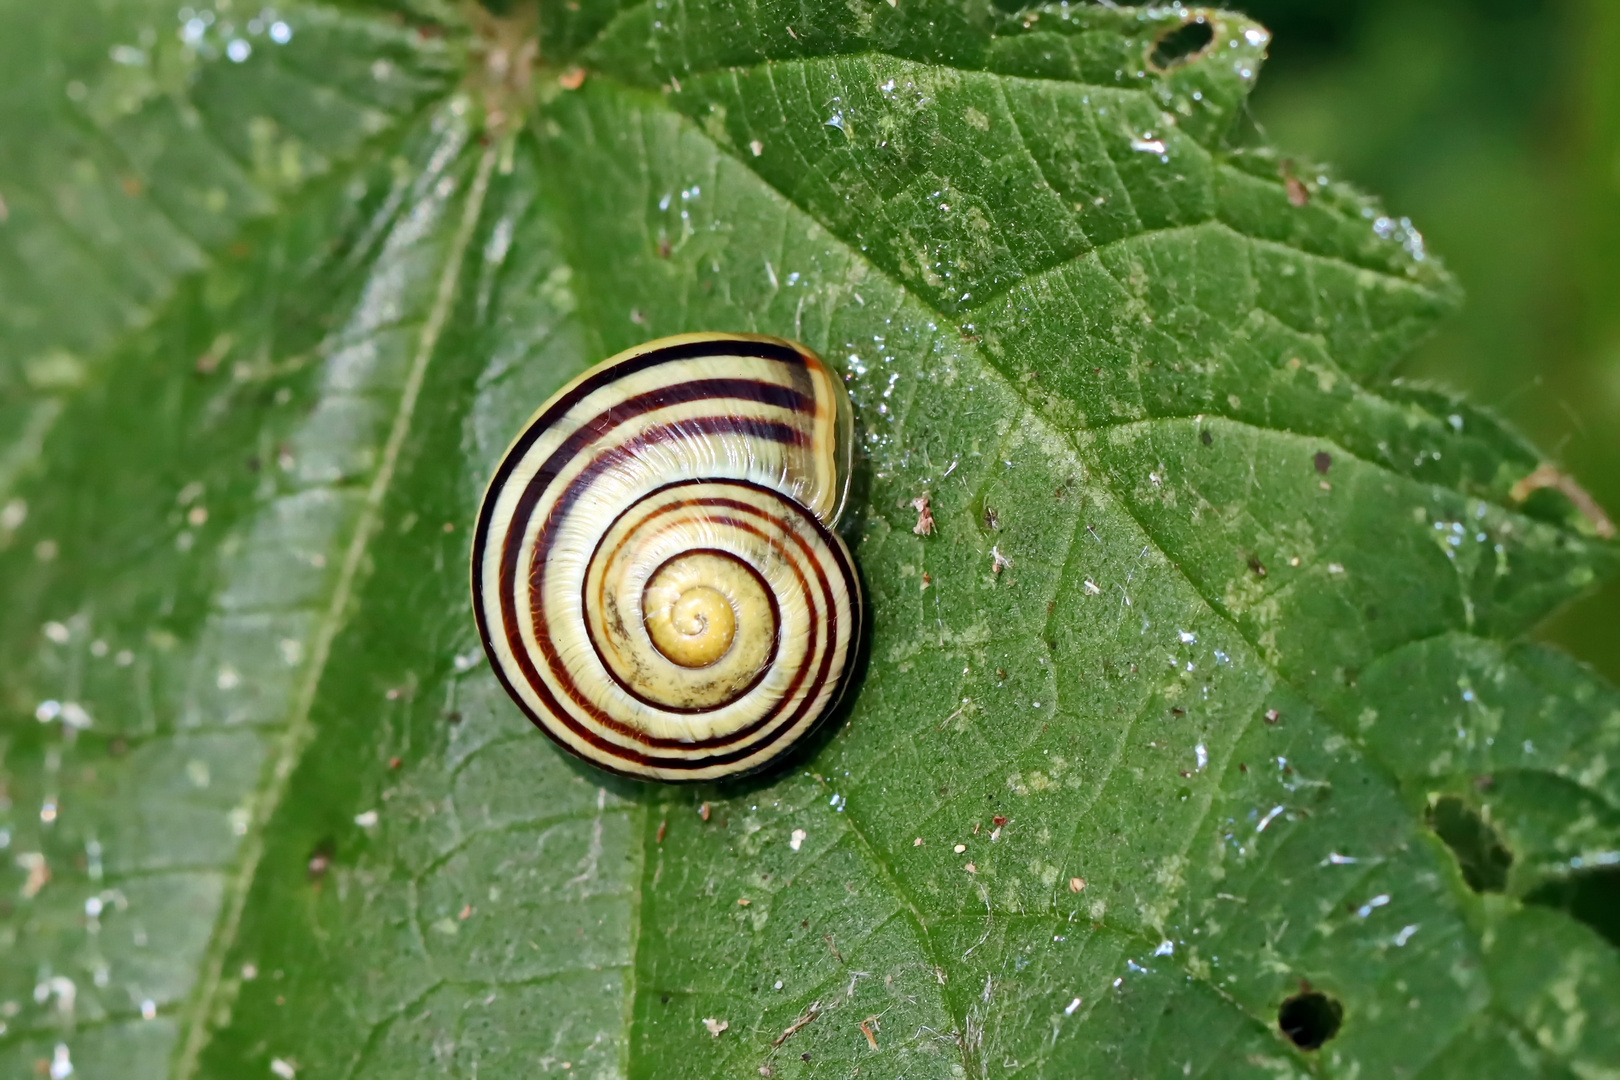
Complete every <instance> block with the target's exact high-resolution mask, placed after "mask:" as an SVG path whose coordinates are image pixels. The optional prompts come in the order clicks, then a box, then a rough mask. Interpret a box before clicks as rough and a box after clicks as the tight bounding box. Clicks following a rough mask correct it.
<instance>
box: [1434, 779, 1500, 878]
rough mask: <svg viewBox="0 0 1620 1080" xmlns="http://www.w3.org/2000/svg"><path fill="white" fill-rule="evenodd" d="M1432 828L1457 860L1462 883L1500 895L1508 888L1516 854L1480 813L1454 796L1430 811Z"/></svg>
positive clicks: (1437, 801)
mask: <svg viewBox="0 0 1620 1080" xmlns="http://www.w3.org/2000/svg"><path fill="white" fill-rule="evenodd" d="M1429 828H1431V829H1433V830H1434V833H1435V835H1436V836H1438V837H1439V838H1440V839H1441V840H1443V841H1444V842H1445V845H1446V847H1448V848H1450V849H1451V853H1452V854H1453V855H1455V856H1456V857H1457V865H1458V867H1459V868H1460V869H1461V870H1462V876H1463V880H1464V881H1466V882H1468V887H1469V888H1470V889H1473V890H1474V891H1475V892H1501V891H1502V890H1503V889H1504V888H1506V886H1507V875H1508V869H1509V868H1510V867H1511V866H1512V865H1513V853H1512V852H1511V851H1509V850H1508V849H1507V845H1506V844H1504V843H1502V838H1501V837H1500V836H1499V835H1498V834H1497V832H1496V830H1495V829H1494V828H1492V827H1491V825H1490V823H1489V822H1487V821H1486V820H1485V819H1484V818H1482V817H1480V815H1479V812H1478V811H1476V810H1475V809H1474V808H1473V807H1471V806H1469V805H1468V804H1467V803H1465V802H1463V801H1462V800H1461V799H1459V798H1457V797H1456V796H1455V795H1447V796H1445V797H1444V798H1442V799H1438V800H1436V802H1435V804H1434V805H1433V806H1431V807H1430V808H1429Z"/></svg>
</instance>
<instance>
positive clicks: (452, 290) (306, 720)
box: [173, 139, 501, 1080]
mask: <svg viewBox="0 0 1620 1080" xmlns="http://www.w3.org/2000/svg"><path fill="white" fill-rule="evenodd" d="M500 144H501V140H499V139H491V140H490V141H489V143H488V145H486V146H485V147H483V149H482V151H481V153H480V154H479V158H478V164H477V166H476V171H475V172H474V175H473V180H472V183H471V185H470V186H469V187H468V189H467V193H466V195H465V197H464V199H465V201H464V202H463V204H462V217H461V220H460V222H459V223H458V225H457V229H456V232H455V234H454V236H453V238H452V240H451V243H450V246H449V248H448V249H447V251H446V253H445V257H444V258H445V261H444V267H443V269H442V270H441V272H440V276H439V280H438V282H437V288H436V290H435V293H434V298H433V305H432V307H431V308H430V310H429V312H428V316H427V319H426V320H425V321H424V322H423V324H422V328H421V330H420V331H419V333H418V335H417V347H416V351H415V354H414V355H413V356H412V359H411V367H410V371H409V373H408V375H407V376H406V381H405V383H404V386H403V388H402V391H401V394H400V401H399V404H398V406H397V407H396V409H395V412H394V416H393V419H392V422H391V425H390V429H389V434H388V438H387V440H386V441H385V443H384V447H383V453H382V455H381V459H380V461H379V464H378V466H377V471H376V473H375V474H374V475H373V477H372V481H371V484H370V485H369V486H368V488H367V491H366V498H365V501H364V503H363V504H362V509H361V512H360V516H359V518H358V520H357V521H356V522H355V525H354V532H353V534H352V536H351V538H350V541H349V544H348V547H347V549H346V551H345V554H344V560H343V565H342V568H341V570H340V571H339V574H338V578H337V581H336V582H335V584H334V585H333V588H332V594H331V597H330V599H329V601H328V603H327V607H326V610H325V612H324V613H323V614H322V616H321V619H320V622H319V623H318V624H317V626H316V628H315V632H314V635H313V642H312V645H311V648H310V659H309V662H308V666H307V668H306V671H305V675H304V678H303V679H302V681H301V682H300V684H299V688H298V691H297V696H296V698H295V699H294V704H293V708H292V710H291V712H290V713H289V715H288V718H287V721H286V725H285V727H284V728H283V729H282V731H281V733H280V736H279V738H278V739H277V740H276V743H275V748H274V750H273V752H272V754H271V755H270V760H269V762H268V763H267V765H266V771H265V777H264V780H263V781H261V783H260V785H259V787H258V789H257V790H256V791H255V793H254V802H253V817H252V818H251V819H250V821H249V824H248V829H247V832H246V834H245V836H244V839H243V843H242V847H241V853H240V855H239V857H238V861H237V866H236V870H235V872H234V873H233V874H231V876H230V877H229V878H228V879H227V882H226V886H225V890H224V897H223V902H222V904H221V911H220V915H219V917H218V919H217V921H216V923H215V928H214V931H213V932H212V933H211V934H210V935H209V940H208V944H207V946H206V948H205V951H204V954H203V955H204V962H203V968H202V972H201V974H200V977H199V980H198V986H197V989H196V991H195V992H194V996H193V998H192V1001H191V1004H190V1005H189V1007H188V1008H186V1009H185V1010H184V1012H183V1013H182V1017H181V1023H180V1030H181V1033H182V1039H183V1042H182V1043H181V1048H180V1051H179V1053H178V1056H177V1058H176V1065H175V1068H174V1071H173V1076H174V1077H175V1078H176V1080H191V1078H192V1077H194V1076H195V1075H196V1072H197V1068H198V1064H199V1061H200V1058H201V1054H202V1050H203V1048H204V1047H205V1046H206V1045H207V1043H208V1040H209V1038H210V1036H211V1034H212V1030H211V1027H210V1024H209V1021H210V1018H211V1017H212V1016H213V1014H214V1012H215V1009H216V1006H217V1002H218V999H219V994H220V987H221V985H222V976H223V971H224V965H225V958H226V956H227V954H228V953H229V952H230V950H231V948H232V947H233V946H234V945H235V942H236V936H237V932H238V930H239V928H240V925H241V919H242V913H243V909H244V908H245V906H246V903H247V896H248V893H249V892H250V890H251V888H252V885H253V879H254V876H255V874H256V872H257V870H258V866H259V862H260V860H261V858H262V857H263V854H264V847H265V831H266V828H267V826H268V825H269V822H270V819H271V818H272V817H273V816H274V815H275V812H276V810H277V808H278V807H279V806H280V803H281V799H282V797H283V796H284V795H285V793H286V790H287V785H288V782H289V781H290V779H291V777H292V774H293V772H294V771H295V770H296V768H297V766H298V763H299V762H300V761H301V760H302V758H303V754H304V751H305V750H306V749H308V747H309V745H310V743H311V742H312V741H313V739H314V736H315V730H314V724H313V721H312V717H311V712H312V709H313V706H314V703H315V698H316V694H317V692H318V691H319V688H320V683H321V679H322V676H323V675H324V674H325V669H326V664H327V661H328V660H329V658H330V656H331V651H332V645H333V642H334V641H335V640H336V638H337V635H338V632H339V631H340V630H341V629H342V628H343V626H344V624H345V623H346V622H347V615H348V610H347V609H348V608H349V606H350V602H351V599H352V598H353V595H354V590H355V586H356V584H357V583H358V581H359V578H360V576H361V570H362V566H363V564H364V561H365V557H366V554H367V551H368V549H369V546H370V543H371V540H372V538H373V537H374V536H375V535H376V533H377V529H378V526H379V525H380V523H381V517H382V510H383V504H384V501H385V500H386V498H387V496H388V494H389V490H390V488H391V486H392V483H393V480H394V476H395V472H396V470H397V467H398V464H399V457H400V454H401V451H402V450H403V448H404V444H405V440H406V438H407V437H408V436H409V434H410V430H411V422H412V420H413V418H414V413H415V409H416V405H417V402H418V400H419V397H420V394H421V390H422V385H423V383H424V381H425V379H426V375H427V369H428V365H429V363H430V362H431V360H432V358H433V354H434V352H435V350H436V347H437V345H438V341H439V336H440V334H441V333H442V332H443V329H444V325H445V322H446V320H447V319H448V317H449V314H450V311H451V309H452V307H453V305H454V301H455V295H456V286H457V284H458V282H459V279H460V274H461V269H462V264H463V262H464V261H465V257H466V254H467V252H468V249H469V247H470V245H471V242H472V238H473V235H474V233H475V231H476V228H477V225H478V220H479V217H480V215H481V213H482V210H483V205H484V199H485V196H486V195H487V193H488V189H489V180H490V176H491V174H492V173H493V171H494V166H495V163H496V161H497V159H498V157H499V153H500Z"/></svg>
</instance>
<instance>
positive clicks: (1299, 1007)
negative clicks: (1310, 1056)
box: [1277, 990, 1344, 1050]
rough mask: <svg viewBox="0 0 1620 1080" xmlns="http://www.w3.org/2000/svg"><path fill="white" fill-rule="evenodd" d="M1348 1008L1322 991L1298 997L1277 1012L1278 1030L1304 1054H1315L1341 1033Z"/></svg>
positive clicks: (1292, 998) (1312, 991)
mask: <svg viewBox="0 0 1620 1080" xmlns="http://www.w3.org/2000/svg"><path fill="white" fill-rule="evenodd" d="M1342 1023H1344V1006H1343V1005H1341V1004H1340V1003H1339V1002H1338V1001H1337V1000H1336V999H1334V998H1331V997H1328V996H1327V995H1326V994H1324V993H1322V992H1321V991H1320V990H1306V991H1303V992H1301V993H1298V994H1295V995H1294V996H1293V997H1291V998H1289V999H1288V1000H1287V1001H1285V1002H1283V1003H1282V1007H1281V1008H1279V1009H1278V1010H1277V1026H1278V1027H1279V1028H1281V1029H1282V1033H1283V1034H1284V1035H1287V1036H1288V1037H1289V1038H1290V1039H1292V1040H1293V1042H1294V1045H1295V1046H1297V1047H1299V1048H1300V1049H1301V1050H1315V1049H1317V1048H1319V1047H1320V1046H1321V1045H1322V1044H1323V1043H1325V1042H1327V1041H1328V1040H1329V1039H1331V1038H1333V1036H1335V1035H1337V1034H1338V1033H1339V1026H1340V1025H1341V1024H1342Z"/></svg>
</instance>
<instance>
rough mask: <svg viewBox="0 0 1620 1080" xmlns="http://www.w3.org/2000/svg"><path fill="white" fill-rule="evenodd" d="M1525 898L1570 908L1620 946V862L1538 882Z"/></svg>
mask: <svg viewBox="0 0 1620 1080" xmlns="http://www.w3.org/2000/svg"><path fill="white" fill-rule="evenodd" d="M1524 901H1525V903H1527V904H1538V905H1540V906H1542V907H1550V908H1557V909H1558V910H1560V911H1564V912H1567V913H1568V914H1569V916H1570V917H1571V918H1575V919H1579V920H1580V921H1581V922H1583V923H1585V924H1586V925H1587V926H1590V927H1591V928H1592V929H1593V930H1596V931H1597V932H1598V933H1600V934H1602V935H1603V936H1604V937H1606V938H1608V939H1609V941H1610V942H1612V943H1613V944H1614V945H1616V946H1620V866H1604V867H1599V868H1598V869H1595V870H1578V871H1576V872H1575V873H1573V874H1571V875H1570V876H1569V877H1567V878H1561V879H1559V880H1557V881H1549V882H1547V883H1546V884H1545V885H1541V886H1538V887H1537V888H1536V889H1535V891H1533V892H1531V893H1530V895H1528V896H1526V897H1525V898H1524Z"/></svg>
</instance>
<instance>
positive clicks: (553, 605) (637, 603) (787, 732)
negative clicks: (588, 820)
mask: <svg viewBox="0 0 1620 1080" xmlns="http://www.w3.org/2000/svg"><path fill="white" fill-rule="evenodd" d="M851 452H852V435H851V417H850V406H849V398H848V396H847V395H846V394H845V392H844V389H843V386H842V384H841V383H840V382H839V380H838V379H837V378H836V377H835V376H834V375H833V374H832V373H831V372H830V371H829V370H828V369H827V367H826V365H824V364H823V363H822V362H821V360H820V358H818V357H817V356H816V355H815V354H814V353H812V352H811V351H810V350H809V349H807V348H805V347H804V346H803V345H799V344H797V343H795V342H791V341H783V340H781V339H779V338H771V337H762V336H758V335H748V334H684V335H680V336H678V337H670V338H663V339H661V340H658V341H653V342H649V343H648V344H645V345H641V346H638V347H637V348H634V349H630V350H628V351H626V352H622V353H620V354H618V355H617V356H614V357H612V358H611V359H609V360H607V361H604V362H603V363H601V364H599V365H597V366H596V367H594V368H592V369H591V370H590V371H587V372H586V373H585V374H584V375H581V376H580V377H579V378H577V379H575V380H574V381H573V382H571V383H569V384H568V385H567V386H566V387H564V388H563V389H562V390H561V391H560V392H558V393H557V394H556V396H554V397H553V398H552V399H551V400H550V401H548V402H546V403H545V405H544V406H542V407H541V409H540V411H539V412H537V413H536V414H535V415H534V417H533V418H532V419H530V420H529V422H528V424H527V425H526V426H525V427H524V429H523V431H522V433H521V434H519V435H518V437H517V439H516V440H515V441H514V442H513V443H512V445H511V447H510V448H509V449H508V450H507V452H506V456H505V457H504V458H503V459H502V460H501V463H500V466H499V467H498V468H497V469H496V471H495V477H494V479H493V480H491V481H490V485H489V490H488V491H487V492H486V493H485V495H484V502H483V506H482V507H481V508H480V510H479V513H478V527H477V532H476V534H475V536H474V539H473V551H472V593H473V608H474V611H475V612H476V614H477V618H478V630H479V633H480V635H481V636H482V638H483V642H484V649H485V650H486V651H487V652H488V654H489V658H490V663H491V665H492V666H493V667H494V669H495V672H496V674H497V675H498V676H499V677H500V679H501V681H502V683H504V684H505V686H506V689H507V692H508V693H510V694H511V695H512V698H513V699H514V700H515V701H516V702H517V703H518V705H519V706H521V707H522V709H523V711H524V712H525V713H527V714H528V717H529V719H530V720H532V721H534V723H535V725H536V726H537V727H539V728H540V730H542V731H544V732H545V733H546V734H547V735H549V736H551V737H552V738H553V739H555V740H556V741H557V742H558V743H559V744H560V745H561V746H562V747H563V748H564V749H567V750H569V751H571V752H573V753H574V754H577V755H578V756H579V757H581V758H584V759H585V760H586V761H589V762H591V763H592V764H595V765H598V766H600V767H602V768H604V769H608V770H610V771H612V772H616V773H621V774H624V775H628V776H635V777H642V778H647V779H656V780H713V779H716V778H720V777H726V776H733V775H737V774H741V773H745V772H750V771H753V770H755V769H758V768H761V767H762V766H764V765H766V764H767V763H769V762H770V761H771V760H772V759H773V758H775V757H777V756H778V755H780V754H782V753H783V752H784V751H785V750H787V748H788V747H790V746H791V745H792V744H793V743H794V742H795V741H796V740H798V739H799V738H800V737H802V736H803V735H804V734H806V733H807V732H808V731H810V729H811V728H813V727H814V726H815V725H816V722H817V721H818V720H820V719H821V718H822V717H823V716H825V715H826V713H827V712H828V711H829V710H830V709H831V708H832V706H833V705H834V704H835V703H836V701H837V699H838V696H839V694H840V693H841V691H842V688H843V684H844V681H845V677H846V675H847V674H848V670H849V668H850V667H851V661H852V659H853V657H854V654H855V650H856V646H857V644H858V640H859V635H860V620H861V593H860V585H859V582H858V580H857V578H856V575H855V567H854V563H853V561H852V560H851V558H850V554H849V551H848V549H847V548H845V546H844V543H843V541H842V540H840V539H839V537H838V536H837V535H836V534H835V533H834V532H833V531H832V529H833V526H834V525H835V524H836V523H837V521H838V516H839V513H840V512H841V511H842V509H843V504H844V499H845V496H846V494H847V491H848V486H849V474H850V455H851Z"/></svg>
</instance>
